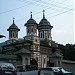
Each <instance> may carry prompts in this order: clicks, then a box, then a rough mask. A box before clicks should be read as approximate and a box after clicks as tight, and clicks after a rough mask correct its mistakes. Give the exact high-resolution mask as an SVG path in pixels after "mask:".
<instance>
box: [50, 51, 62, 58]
mask: <svg viewBox="0 0 75 75" xmlns="http://www.w3.org/2000/svg"><path fill="white" fill-rule="evenodd" d="M50 57H51V58H52V57H59V58H61V57H62V55H60V54H59V53H58V52H54V53H53V54H51V55H50Z"/></svg>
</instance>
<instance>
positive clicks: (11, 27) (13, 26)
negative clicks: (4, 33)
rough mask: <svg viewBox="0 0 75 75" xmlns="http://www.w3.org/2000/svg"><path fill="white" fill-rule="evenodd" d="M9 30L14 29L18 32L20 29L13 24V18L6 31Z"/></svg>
mask: <svg viewBox="0 0 75 75" xmlns="http://www.w3.org/2000/svg"><path fill="white" fill-rule="evenodd" d="M11 29H16V30H18V31H20V29H19V28H18V27H17V26H16V25H15V23H14V18H13V24H12V25H11V26H10V27H9V28H8V29H7V30H8V31H9V30H11Z"/></svg>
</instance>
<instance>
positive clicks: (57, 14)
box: [50, 8, 75, 18]
mask: <svg viewBox="0 0 75 75" xmlns="http://www.w3.org/2000/svg"><path fill="white" fill-rule="evenodd" d="M74 9H75V8H74ZM74 9H70V10H67V11H64V12H61V13H58V14H56V15H53V16H51V17H55V16H58V15H61V14H64V13H67V12H69V11H72V10H74ZM51 17H50V18H51Z"/></svg>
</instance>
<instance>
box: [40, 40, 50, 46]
mask: <svg viewBox="0 0 75 75" xmlns="http://www.w3.org/2000/svg"><path fill="white" fill-rule="evenodd" d="M49 43H50V41H49V40H46V39H45V40H40V45H41V46H44V47H51V46H50V44H49Z"/></svg>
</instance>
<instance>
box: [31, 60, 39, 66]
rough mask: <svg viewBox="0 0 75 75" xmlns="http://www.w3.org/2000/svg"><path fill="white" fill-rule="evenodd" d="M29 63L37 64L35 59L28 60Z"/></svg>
mask: <svg viewBox="0 0 75 75" xmlns="http://www.w3.org/2000/svg"><path fill="white" fill-rule="evenodd" d="M30 64H31V65H36V66H38V63H37V61H36V60H35V59H32V60H30Z"/></svg>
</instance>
